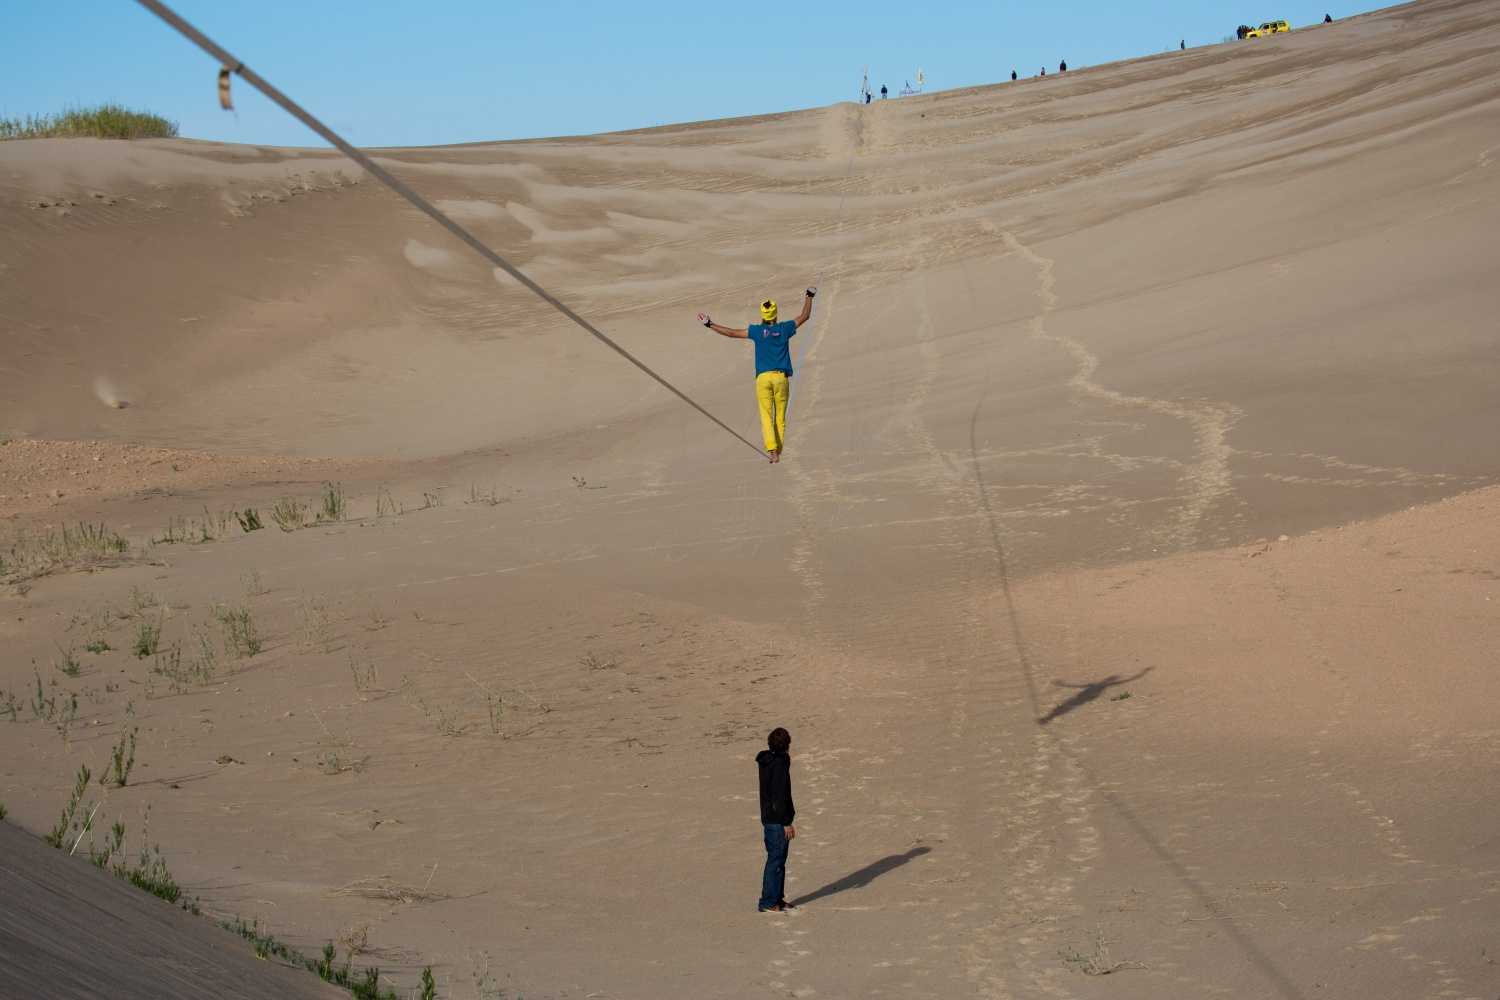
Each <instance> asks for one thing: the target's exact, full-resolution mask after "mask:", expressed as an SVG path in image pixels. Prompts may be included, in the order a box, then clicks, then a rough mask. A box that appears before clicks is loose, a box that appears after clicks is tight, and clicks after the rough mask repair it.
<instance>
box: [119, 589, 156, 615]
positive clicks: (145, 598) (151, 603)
mask: <svg viewBox="0 0 1500 1000" xmlns="http://www.w3.org/2000/svg"><path fill="white" fill-rule="evenodd" d="M159 607H161V598H159V597H157V596H156V595H155V594H153V593H152V592H151V591H149V590H142V589H141V588H140V587H131V588H130V607H129V608H128V609H127V610H126V611H125V612H124V614H122V615H121V616H120V617H122V618H141V617H144V616H145V614H146V612H147V611H154V610H155V609H157V608H159Z"/></svg>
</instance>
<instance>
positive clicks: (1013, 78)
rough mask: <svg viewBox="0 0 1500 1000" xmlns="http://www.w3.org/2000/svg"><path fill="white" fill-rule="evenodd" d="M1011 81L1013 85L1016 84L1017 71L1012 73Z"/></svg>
mask: <svg viewBox="0 0 1500 1000" xmlns="http://www.w3.org/2000/svg"><path fill="white" fill-rule="evenodd" d="M1010 81H1011V83H1015V82H1016V71H1015V70H1011V71H1010Z"/></svg>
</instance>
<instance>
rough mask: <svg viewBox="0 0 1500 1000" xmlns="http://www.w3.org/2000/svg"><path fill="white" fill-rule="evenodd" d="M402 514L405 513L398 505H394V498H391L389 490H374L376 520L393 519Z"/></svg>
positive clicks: (381, 488)
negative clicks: (382, 518)
mask: <svg viewBox="0 0 1500 1000" xmlns="http://www.w3.org/2000/svg"><path fill="white" fill-rule="evenodd" d="M402 513H405V512H404V511H403V510H402V509H401V507H400V505H398V504H397V503H396V498H395V497H393V496H391V491H390V490H388V489H386V488H385V487H384V486H381V487H379V488H378V489H376V491H375V516H376V517H377V518H381V517H395V516H396V515H397V514H402Z"/></svg>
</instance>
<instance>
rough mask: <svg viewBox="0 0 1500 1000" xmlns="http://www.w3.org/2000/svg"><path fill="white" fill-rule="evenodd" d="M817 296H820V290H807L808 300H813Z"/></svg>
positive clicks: (814, 288)
mask: <svg viewBox="0 0 1500 1000" xmlns="http://www.w3.org/2000/svg"><path fill="white" fill-rule="evenodd" d="M817 294H818V289H817V288H816V287H813V288H809V289H808V290H807V297H808V298H812V297H813V296H814V295H817Z"/></svg>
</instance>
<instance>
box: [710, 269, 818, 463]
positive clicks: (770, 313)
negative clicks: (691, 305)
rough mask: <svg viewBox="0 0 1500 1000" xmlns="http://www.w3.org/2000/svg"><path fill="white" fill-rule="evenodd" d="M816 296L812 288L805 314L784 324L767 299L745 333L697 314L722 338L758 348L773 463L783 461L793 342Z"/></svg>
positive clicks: (758, 393)
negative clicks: (747, 341)
mask: <svg viewBox="0 0 1500 1000" xmlns="http://www.w3.org/2000/svg"><path fill="white" fill-rule="evenodd" d="M817 294H818V290H817V289H816V288H809V289H808V290H807V292H806V296H805V298H803V300H802V312H801V313H799V314H798V316H797V318H796V319H790V320H786V321H785V322H781V323H778V322H777V321H776V302H775V300H774V299H766V301H764V302H762V303H761V304H760V318H761V322H759V323H754V324H751V325H750V326H748V327H746V328H745V329H743V330H736V329H733V328H732V327H727V326H720V325H719V324H718V323H715V322H714V321H713V320H712V319H711V318H710V317H709V316H708V314H706V313H699V314H698V322H700V323H702V324H703V325H704V326H706V327H708V328H709V329H710V330H712V331H713V332H714V333H717V334H719V335H720V336H721V337H732V338H736V339H741V340H744V339H748V340H749V341H750V342H751V343H753V344H754V345H755V398H756V400H757V402H758V404H759V406H760V430H761V436H762V437H763V438H764V439H765V442H766V457H767V458H769V459H770V460H771V461H772V462H779V461H781V449H782V447H783V446H784V445H785V444H786V404H787V400H788V399H789V398H790V397H791V392H792V383H791V379H792V344H791V340H792V338H793V337H794V336H796V335H797V330H798V328H799V327H801V326H802V324H803V323H806V322H807V321H808V320H809V319H811V318H812V303H813V296H815V295H817Z"/></svg>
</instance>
